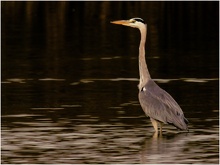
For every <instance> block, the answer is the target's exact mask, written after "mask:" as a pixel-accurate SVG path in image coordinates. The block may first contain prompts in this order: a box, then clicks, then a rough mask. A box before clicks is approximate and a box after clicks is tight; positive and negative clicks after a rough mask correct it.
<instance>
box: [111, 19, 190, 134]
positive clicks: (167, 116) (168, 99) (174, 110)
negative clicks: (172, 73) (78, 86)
mask: <svg viewBox="0 0 220 165" xmlns="http://www.w3.org/2000/svg"><path fill="white" fill-rule="evenodd" d="M111 23H114V24H119V25H125V26H130V27H134V28H138V29H139V30H140V33H141V41H140V45H139V73H140V82H139V85H138V88H139V96H138V97H139V102H140V104H141V107H142V109H143V110H144V112H145V114H146V115H147V116H149V117H150V119H151V122H152V124H153V127H154V129H155V131H158V125H160V131H162V125H163V123H164V124H171V125H174V126H175V127H177V128H179V129H181V130H188V128H187V124H188V120H187V119H186V118H185V117H184V114H183V111H182V109H181V108H180V106H179V105H178V103H177V102H176V101H175V100H174V99H173V98H172V96H171V95H170V94H168V93H167V92H166V91H164V90H163V89H161V88H160V87H159V86H158V85H157V84H156V83H155V82H154V81H153V80H152V79H151V76H150V74H149V71H148V68H147V63H146V59H145V42H146V35H147V25H146V24H145V23H144V20H143V19H141V18H132V19H129V20H119V21H113V22H111Z"/></svg>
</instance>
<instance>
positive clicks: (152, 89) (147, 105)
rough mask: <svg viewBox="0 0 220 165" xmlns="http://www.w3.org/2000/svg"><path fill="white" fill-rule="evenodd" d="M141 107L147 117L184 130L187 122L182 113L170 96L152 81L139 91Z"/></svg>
mask: <svg viewBox="0 0 220 165" xmlns="http://www.w3.org/2000/svg"><path fill="white" fill-rule="evenodd" d="M139 100H140V103H141V106H142V108H143V110H144V112H145V113H146V115H148V116H149V117H151V118H153V119H156V120H158V121H161V122H163V123H169V124H173V125H174V126H176V127H178V128H180V129H186V123H187V122H188V121H187V120H186V119H185V117H184V115H183V111H182V109H181V108H180V106H179V105H178V104H177V102H176V101H175V100H174V99H173V98H172V96H171V95H170V94H168V93H167V92H166V91H164V90H163V89H161V88H160V87H159V86H158V85H157V84H156V83H155V82H154V81H152V80H151V81H149V82H148V83H147V84H146V85H145V86H144V87H143V88H142V90H141V91H140V93H139Z"/></svg>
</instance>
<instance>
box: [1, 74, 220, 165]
mask: <svg viewBox="0 0 220 165" xmlns="http://www.w3.org/2000/svg"><path fill="white" fill-rule="evenodd" d="M45 81H46V82H44V81H42V80H35V81H33V80H25V79H23V80H19V79H17V80H16V81H15V79H14V80H13V81H12V80H5V81H4V83H3V84H2V86H3V87H4V88H3V89H6V88H8V87H9V86H10V88H13V92H11V93H5V94H7V97H8V98H11V99H10V100H9V99H8V104H7V111H4V112H3V114H2V163H45V162H46V163H173V162H175V163H218V145H219V143H218V138H219V137H218V129H219V127H218V110H217V109H215V108H214V107H212V106H210V105H206V104H204V105H197V104H195V103H190V106H189V104H188V103H189V101H190V100H191V99H193V98H194V97H195V95H196V94H194V93H193V92H192V93H191V96H190V95H189V96H188V98H185V100H182V101H181V104H180V106H181V107H182V108H183V110H184V112H185V116H186V117H187V118H188V120H189V121H190V124H189V129H190V131H189V132H188V133H187V132H178V130H176V128H174V127H172V126H169V125H165V127H164V132H163V134H162V135H160V134H159V135H157V134H154V131H153V127H152V126H151V123H150V120H149V118H147V117H146V116H145V115H144V113H143V112H142V110H141V107H140V105H139V103H138V100H137V97H135V96H136V95H134V98H132V97H131V96H129V97H126V96H127V95H126V93H127V92H126V90H125V91H122V93H121V95H122V96H123V97H121V99H115V101H114V99H112V101H113V102H112V101H110V100H109V99H106V97H108V98H111V97H112V98H113V96H115V97H116V98H120V96H118V93H117V92H116V91H118V90H117V88H118V86H120V84H123V85H125V86H126V85H128V84H134V85H133V86H134V89H136V85H135V84H137V83H138V80H136V79H135V78H129V79H128V78H116V79H114V80H112V79H109V80H107V79H105V80H103V79H100V80H97V79H87V80H85V79H84V80H83V81H79V83H78V84H74V85H72V83H69V84H67V83H66V80H64V81H59V80H57V79H52V78H50V79H45ZM155 81H156V82H157V80H155ZM201 81H202V82H201ZM203 81H206V82H203ZM159 82H162V83H159ZM164 82H169V83H168V84H170V83H171V82H173V84H174V86H184V85H185V86H187V87H188V88H191V87H192V88H194V85H196V86H199V85H201V83H205V84H206V85H205V86H201V87H200V91H203V90H205V88H207V87H209V88H211V86H212V85H214V84H217V81H216V80H215V79H213V80H204V79H200V80H199V81H194V79H186V78H185V79H182V80H169V81H168V80H163V81H162V80H159V81H158V84H159V85H163V84H165V83H164ZM174 82H175V83H174ZM43 83H50V84H52V86H56V84H59V88H58V89H57V90H61V89H60V88H62V89H66V90H67V89H68V90H70V91H69V92H73V91H75V93H77V90H80V91H81V90H84V92H83V93H85V95H86V97H85V96H80V95H75V94H72V95H69V96H68V94H66V95H65V96H60V95H55V94H54V92H56V90H55V91H54V90H53V89H54V88H53V87H52V86H50V87H49V88H47V94H46V96H44V97H45V98H50V99H42V98H38V97H39V96H40V95H41V93H40V90H38V91H36V90H35V88H32V91H30V90H27V88H28V86H43V85H45V84H43ZM81 85H82V86H84V88H85V89H81V88H80V86H81ZM94 86H106V88H109V87H110V86H111V89H112V90H104V91H101V90H97V91H96V89H95V88H94ZM190 86H191V87H190ZM86 87H87V88H86ZM21 89H23V90H21ZM33 89H34V90H33ZM17 90H20V91H22V93H19V102H20V104H15V103H14V104H13V102H14V101H12V100H13V97H14V95H17V94H16V93H14V92H15V91H17ZM179 90H182V89H179ZM50 92H52V93H53V94H51V93H50ZM210 96H211V95H210ZM67 97H69V98H68V99H67ZM201 97H202V96H201ZM30 98H32V100H36V102H33V101H31V102H30ZM34 98H35V99H34ZM37 98H38V99H37ZM100 98H101V99H100ZM197 99H202V98H197ZM76 100H77V101H76ZM117 100H118V101H117ZM54 102H55V103H56V105H53V106H52V104H53V103H54ZM74 102H75V104H73V103H74ZM3 103H4V102H3ZM42 105H45V106H42ZM3 107H4V104H3ZM5 108H6V107H5ZM205 111H206V112H205ZM8 112H10V113H8Z"/></svg>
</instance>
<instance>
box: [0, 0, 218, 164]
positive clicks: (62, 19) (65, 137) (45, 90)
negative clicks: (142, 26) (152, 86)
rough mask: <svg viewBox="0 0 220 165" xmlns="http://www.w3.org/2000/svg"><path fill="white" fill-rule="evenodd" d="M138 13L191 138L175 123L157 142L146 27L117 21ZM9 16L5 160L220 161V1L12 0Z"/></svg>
mask: <svg viewBox="0 0 220 165" xmlns="http://www.w3.org/2000/svg"><path fill="white" fill-rule="evenodd" d="M133 17H141V18H143V19H144V20H145V22H146V23H147V25H148V34H147V42H146V60H147V63H148V69H149V71H150V74H151V77H152V78H153V79H154V80H155V81H156V82H157V83H158V85H159V86H161V87H162V88H163V89H165V90H166V91H168V92H169V93H170V94H171V95H172V96H173V97H174V98H175V100H176V101H177V102H178V103H179V104H180V106H181V107H182V109H183V111H184V113H185V116H186V117H187V118H188V120H189V121H190V125H189V128H190V129H191V130H192V132H190V133H188V134H187V135H185V134H184V136H182V134H180V135H179V134H178V135H177V134H175V133H173V134H172V133H171V134H170V131H171V132H172V131H175V128H173V127H171V126H167V128H165V129H167V130H168V131H167V132H165V135H164V136H163V138H162V140H161V141H160V143H155V141H152V133H153V128H152V126H151V123H150V120H149V118H147V117H146V116H145V115H144V112H143V111H142V110H141V107H140V105H139V102H138V98H137V94H138V89H137V85H138V81H139V70H138V47H139V40H140V34H139V31H138V30H137V29H133V28H129V27H124V26H117V25H113V24H110V21H113V20H120V19H130V18H133ZM1 23H2V26H1V48H2V51H1V60H2V62H1V81H2V84H1V89H2V100H1V101H2V163H173V162H176V163H217V162H218V144H219V142H218V139H219V138H218V135H219V133H218V132H219V126H218V123H219V122H218V118H219V116H218V115H219V113H218V109H219V104H218V102H219V81H218V80H219V79H218V77H219V2H218V1H201V2H189V1H187V2H177V1H176V2H167V1H165V2H159V1H158V2H144V1H141V2H136V1H132V2H114V1H110V2H73V1H72V2H71V1H59V2H42V1H41V2H35V1H29V2H12V1H11V2H6V1H5V2H1ZM183 143H184V144H183ZM149 146H150V148H149ZM177 146H178V147H179V148H177ZM180 146H181V148H180ZM129 147H130V148H129ZM192 148H193V149H192ZM168 153H169V154H168ZM192 153H193V154H192Z"/></svg>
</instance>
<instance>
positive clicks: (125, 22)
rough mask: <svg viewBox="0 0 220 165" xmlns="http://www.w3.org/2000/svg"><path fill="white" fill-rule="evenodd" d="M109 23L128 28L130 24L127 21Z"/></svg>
mask: <svg viewBox="0 0 220 165" xmlns="http://www.w3.org/2000/svg"><path fill="white" fill-rule="evenodd" d="M111 23H113V24H117V25H125V26H129V24H130V22H129V21H127V20H118V21H111Z"/></svg>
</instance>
